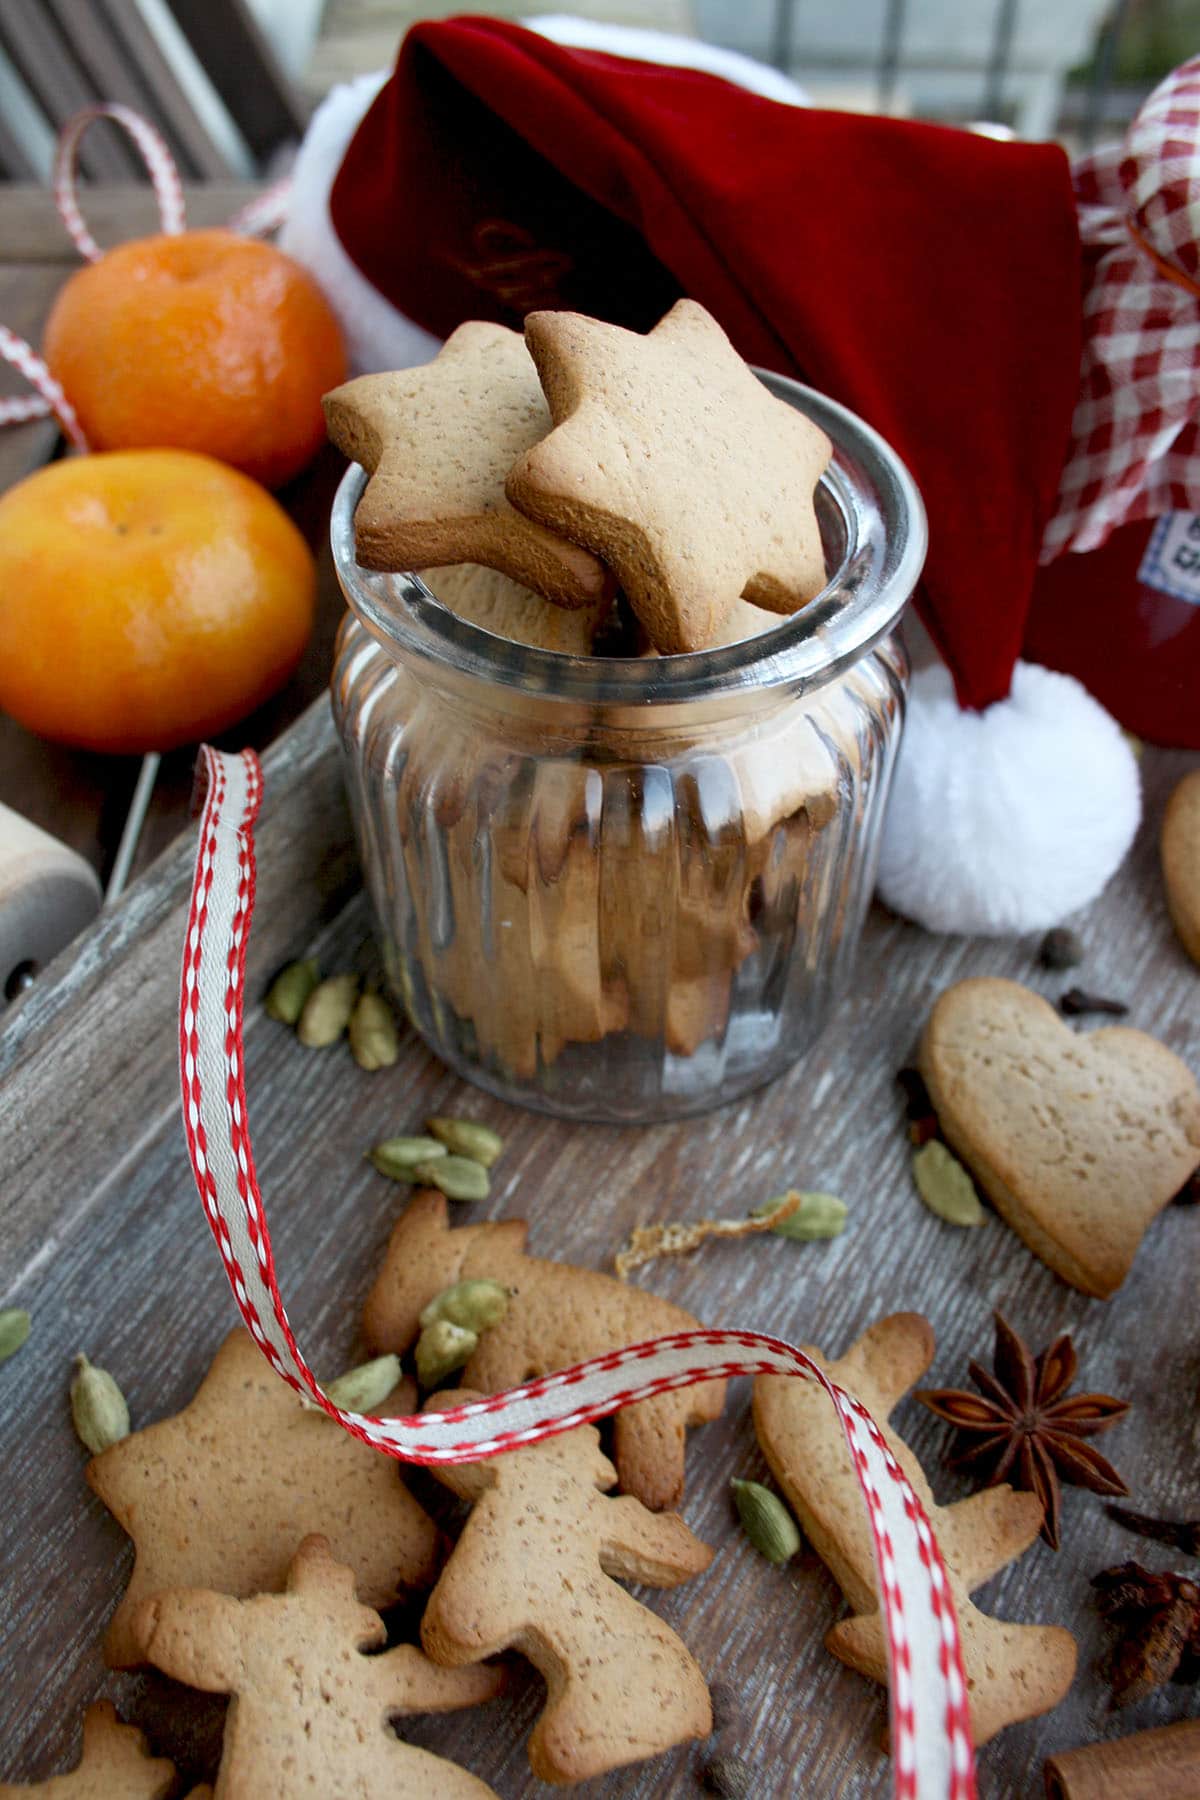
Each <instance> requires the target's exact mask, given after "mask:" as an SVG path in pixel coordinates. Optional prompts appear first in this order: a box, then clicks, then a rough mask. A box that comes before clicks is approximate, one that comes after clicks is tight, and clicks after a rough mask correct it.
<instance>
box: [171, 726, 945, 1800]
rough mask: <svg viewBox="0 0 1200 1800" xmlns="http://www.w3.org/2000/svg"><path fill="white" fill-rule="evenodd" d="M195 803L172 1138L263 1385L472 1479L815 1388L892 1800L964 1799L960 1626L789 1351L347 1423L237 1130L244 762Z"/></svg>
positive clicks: (718, 1344) (679, 1343)
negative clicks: (842, 1464)
mask: <svg viewBox="0 0 1200 1800" xmlns="http://www.w3.org/2000/svg"><path fill="white" fill-rule="evenodd" d="M201 776H202V778H206V779H207V798H206V801H205V805H204V812H203V816H202V819H201V824H200V841H199V849H198V853H197V858H196V876H195V883H194V886H193V889H192V900H191V907H190V909H189V913H188V922H187V934H186V938H185V942H184V952H183V974H182V982H181V990H180V1005H179V1056H180V1075H181V1083H182V1093H183V1124H184V1133H185V1136H186V1139H187V1147H188V1155H189V1157H190V1159H191V1164H192V1172H193V1174H194V1176H195V1179H196V1187H197V1189H198V1191H199V1194H200V1199H201V1203H202V1205H203V1207H204V1212H205V1216H206V1218H207V1219H208V1223H209V1226H210V1228H211V1230H212V1234H213V1237H214V1239H215V1240H216V1244H217V1249H218V1251H219V1253H220V1256H221V1261H222V1263H223V1264H224V1267H225V1273H226V1275H227V1276H228V1278H229V1284H230V1286H231V1288H232V1289H233V1295H234V1299H235V1300H236V1301H237V1305H238V1308H239V1310H240V1312H241V1314H242V1317H243V1319H244V1320H245V1322H246V1325H247V1327H248V1328H249V1330H250V1333H251V1335H252V1336H253V1338H254V1341H255V1342H256V1343H257V1344H258V1346H259V1348H260V1350H261V1351H262V1353H263V1355H264V1356H265V1357H266V1358H267V1360H268V1362H269V1363H270V1364H271V1366H272V1368H274V1370H275V1371H276V1373H277V1374H278V1375H279V1376H280V1377H281V1378H282V1379H283V1380H284V1381H286V1382H287V1384H288V1385H289V1387H292V1388H294V1389H295V1390H296V1392H297V1393H303V1394H306V1395H308V1396H309V1397H310V1398H311V1399H312V1400H314V1401H316V1403H317V1405H318V1406H320V1407H321V1408H322V1409H323V1410H324V1411H325V1412H326V1413H328V1414H329V1416H330V1417H331V1418H333V1419H336V1420H337V1422H338V1424H339V1425H341V1426H342V1427H343V1428H344V1429H345V1430H346V1431H348V1432H350V1433H351V1434H352V1435H353V1436H354V1437H356V1438H359V1439H361V1440H362V1441H363V1442H364V1443H368V1444H372V1445H374V1446H375V1448H376V1449H378V1450H380V1451H382V1452H383V1453H384V1454H385V1455H387V1456H392V1457H395V1458H396V1459H397V1460H399V1461H401V1462H413V1463H424V1464H434V1463H454V1462H471V1461H474V1460H476V1459H478V1458H480V1457H485V1456H498V1455H501V1454H503V1453H504V1452H505V1451H508V1450H513V1449H516V1448H518V1447H519V1446H520V1445H522V1444H531V1443H536V1442H537V1441H538V1440H539V1439H541V1438H545V1437H549V1436H551V1435H552V1434H554V1433H556V1432H560V1431H570V1430H572V1429H574V1428H575V1427H576V1426H578V1425H583V1424H587V1423H589V1422H590V1421H592V1420H595V1419H599V1418H602V1417H604V1416H605V1414H607V1413H611V1412H615V1411H616V1410H617V1409H618V1408H620V1407H622V1406H629V1405H632V1404H634V1403H635V1402H637V1401H639V1400H645V1399H648V1398H650V1397H651V1396H652V1395H654V1394H660V1393H665V1392H667V1391H669V1390H672V1389H676V1388H682V1387H689V1386H691V1385H692V1384H693V1383H695V1382H699V1381H708V1380H711V1379H713V1378H714V1377H725V1376H733V1375H763V1374H766V1375H784V1376H791V1377H794V1378H798V1379H800V1380H806V1381H815V1382H816V1383H817V1384H818V1385H819V1386H820V1387H821V1389H822V1390H823V1391H824V1393H825V1395H826V1396H827V1398H828V1400H829V1401H830V1403H831V1405H832V1406H833V1407H834V1410H835V1412H836V1413H837V1417H838V1420H839V1422H840V1424H841V1428H842V1432H843V1434H844V1436H845V1439H846V1444H847V1447H848V1450H849V1454H850V1457H851V1460H852V1464H853V1468H854V1472H855V1475H856V1476H857V1479H858V1483H859V1486H860V1487H861V1489H862V1493H863V1499H864V1502H865V1504H866V1507H867V1514H868V1518H869V1520H870V1526H871V1534H872V1539H873V1542H874V1546H875V1563H876V1572H877V1577H878V1587H879V1595H880V1611H881V1614H882V1618H883V1624H884V1630H885V1636H886V1638H887V1644H888V1665H889V1671H890V1681H889V1698H890V1705H891V1724H892V1748H893V1763H892V1770H893V1784H894V1792H895V1794H896V1796H897V1800H972V1797H973V1795H974V1793H975V1783H974V1758H973V1755H972V1749H971V1725H970V1715H969V1710H968V1705H967V1695H966V1681H965V1678H964V1675H963V1666H962V1655H961V1647H960V1643H959V1635H958V1621H957V1618H956V1616H955V1610H954V1603H953V1597H952V1594H951V1590H950V1585H949V1580H948V1577H947V1574H946V1569H945V1565H944V1563H943V1561H942V1557H941V1553H940V1551H939V1549H938V1545H937V1541H936V1539H935V1537H934V1535H933V1531H932V1528H931V1526H930V1524H929V1520H928V1519H927V1517H926V1516H925V1513H924V1511H923V1510H922V1507H921V1503H920V1501H919V1500H918V1498H917V1496H916V1494H915V1493H914V1491H913V1488H912V1486H911V1484H910V1483H909V1481H908V1479H907V1478H906V1476H905V1474H904V1472H903V1470H902V1469H901V1468H900V1466H899V1464H898V1463H897V1461H896V1458H895V1457H894V1456H893V1454H892V1452H891V1449H890V1448H889V1446H888V1443H887V1440H886V1438H885V1437H884V1435H883V1433H882V1431H881V1430H880V1429H879V1427H878V1425H877V1424H876V1423H875V1421H874V1419H872V1418H871V1416H870V1414H869V1413H868V1412H867V1410H866V1408H865V1407H863V1406H862V1405H861V1404H860V1402H859V1401H857V1400H856V1399H854V1398H853V1397H852V1396H851V1395H849V1394H847V1393H846V1392H844V1390H843V1389H841V1388H839V1387H838V1386H837V1385H836V1384H835V1383H834V1382H832V1381H830V1380H829V1378H828V1376H827V1375H826V1374H825V1373H824V1371H823V1370H822V1369H821V1368H820V1366H819V1365H818V1364H817V1363H815V1362H814V1361H813V1360H812V1358H811V1357H808V1356H806V1355H805V1353H804V1352H803V1351H802V1350H798V1349H796V1348H795V1346H794V1345H792V1344H787V1343H784V1342H783V1341H782V1339H780V1338H773V1337H768V1336H766V1335H764V1334H763V1333H761V1332H754V1331H717V1330H713V1331H684V1332H676V1333H673V1334H671V1335H668V1336H666V1337H661V1338H655V1339H653V1340H652V1341H651V1342H649V1343H644V1344H634V1345H630V1346H627V1347H625V1348H623V1349H620V1350H613V1351H611V1352H609V1353H608V1354H607V1355H604V1356H597V1357H593V1358H592V1359H591V1360H590V1361H589V1362H584V1363H580V1364H578V1366H577V1367H575V1368H573V1369H563V1370H559V1371H558V1372H557V1373H555V1374H552V1375H546V1376H542V1377H540V1378H539V1379H537V1380H536V1381H529V1382H526V1383H524V1384H523V1385H522V1386H521V1387H517V1388H511V1389H509V1390H508V1392H506V1393H502V1394H491V1395H488V1396H487V1397H486V1398H485V1399H481V1400H477V1401H473V1402H471V1403H470V1404H469V1405H464V1406H459V1407H455V1408H454V1409H453V1410H452V1411H447V1412H440V1413H437V1412H435V1413H419V1414H417V1415H416V1416H414V1417H409V1418H396V1419H385V1418H378V1417H374V1416H370V1415H364V1414H360V1413H352V1412H345V1411H343V1410H342V1409H341V1408H339V1407H337V1406H335V1405H334V1404H333V1403H332V1401H330V1400H329V1399H328V1398H327V1396H326V1395H325V1394H324V1393H323V1392H322V1389H321V1387H320V1385H319V1383H318V1382H317V1380H316V1378H315V1376H314V1375H313V1373H312V1370H311V1369H310V1368H309V1366H308V1363H307V1362H306V1361H305V1359H304V1357H303V1356H302V1354H301V1352H300V1348H299V1346H298V1344H297V1342H296V1339H295V1335H294V1333H293V1331H292V1327H291V1325H290V1323H289V1321H288V1317H287V1313H286V1311H285V1310H284V1305H283V1298H282V1295H281V1294H280V1291H279V1285H278V1282H277V1280H276V1276H275V1264H274V1257H273V1255H272V1251H271V1235H270V1232H269V1230H268V1227H267V1216H266V1211H265V1209H264V1206H263V1199H262V1194H261V1192H260V1189H259V1185H258V1177H257V1174H256V1173H255V1168H254V1156H253V1152H252V1150H251V1147H250V1136H249V1128H248V1125H247V1118H246V1087H245V1057H244V1053H243V1013H244V990H245V977H246V942H247V937H248V934H249V930H250V920H251V916H252V913H253V910H254V889H255V862H254V822H255V819H256V817H257V814H258V808H259V804H260V801H261V798H262V772H261V770H260V768H259V766H258V762H257V759H256V758H255V757H254V756H253V755H252V754H251V753H250V752H249V751H243V753H242V755H241V756H240V757H235V756H228V755H225V754H223V753H222V752H220V751H217V750H212V749H210V748H208V747H207V746H205V747H204V748H203V749H202V751H201Z"/></svg>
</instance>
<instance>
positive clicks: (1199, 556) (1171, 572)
mask: <svg viewBox="0 0 1200 1800" xmlns="http://www.w3.org/2000/svg"><path fill="white" fill-rule="evenodd" d="M1138 580H1139V581H1140V582H1141V584H1142V586H1143V587H1152V588H1157V589H1158V591H1159V593H1160V594H1170V595H1171V596H1172V597H1173V598H1174V599H1176V600H1186V601H1187V603H1188V605H1189V606H1200V513H1185V512H1174V513H1164V514H1163V516H1162V518H1161V519H1160V520H1159V521H1158V524H1157V525H1156V526H1155V527H1154V530H1153V532H1152V534H1151V537H1150V542H1149V543H1148V544H1147V545H1146V549H1145V553H1144V554H1143V556H1142V566H1141V568H1140V569H1139V570H1138Z"/></svg>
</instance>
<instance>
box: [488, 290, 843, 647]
mask: <svg viewBox="0 0 1200 1800" xmlns="http://www.w3.org/2000/svg"><path fill="white" fill-rule="evenodd" d="M525 337H526V342H527V343H528V345H529V348H530V351H531V353H532V355H533V360H534V362H535V363H536V364H537V372H538V374H539V376H540V377H541V382H542V387H543V389H544V390H545V394H546V400H547V402H548V404H549V407H550V413H551V416H552V417H553V420H554V425H555V429H554V430H553V431H552V432H551V433H550V435H549V436H548V437H547V438H545V439H544V441H543V442H541V443H536V444H534V445H533V446H532V447H530V448H528V449H526V450H525V452H524V454H523V455H520V456H519V458H518V460H516V461H515V463H514V465H513V468H512V472H511V473H510V475H509V477H508V481H507V483H506V492H507V494H508V497H509V499H510V500H511V501H512V502H513V504H514V506H517V507H519V508H520V510H521V511H522V512H523V513H526V514H527V515H528V516H529V517H530V518H531V519H536V520H537V521H538V522H539V523H540V524H542V525H545V526H547V527H548V528H550V529H552V530H554V531H558V532H561V533H562V534H563V536H564V537H568V538H571V539H572V540H573V541H574V542H575V543H578V544H586V545H587V546H588V547H589V549H592V550H594V551H595V552H596V554H597V555H598V556H602V557H603V558H604V560H605V562H606V563H607V564H608V565H609V566H610V567H611V568H612V569H613V570H614V571H615V572H616V575H617V578H618V580H619V581H620V584H621V586H622V588H623V589H624V591H625V593H626V595H627V596H628V598H629V602H630V604H631V605H632V607H633V609H634V611H635V612H636V614H637V616H638V618H639V619H640V620H641V623H642V624H643V625H644V626H645V628H646V631H647V632H648V634H649V637H650V640H651V642H652V644H653V645H654V647H655V649H656V650H660V651H663V652H667V653H672V652H677V651H682V650H701V649H704V648H705V647H706V646H708V645H710V644H713V643H716V642H719V641H720V635H721V630H722V627H723V624H724V621H725V620H726V618H727V616H728V615H729V614H730V613H731V612H732V611H733V610H734V607H735V605H736V603H737V601H738V599H739V598H745V599H747V600H750V601H753V602H754V604H755V605H756V606H760V607H765V608H766V609H767V610H768V611H770V612H775V613H792V612H796V611H797V610H798V608H799V607H801V606H803V605H804V603H805V601H806V600H811V599H812V598H813V597H814V595H816V594H819V593H820V591H821V589H822V588H823V587H824V585H825V558H824V553H823V551H822V548H821V534H820V531H819V529H818V526H817V519H816V513H815V511H814V507H813V493H814V490H815V488H816V485H817V481H818V479H819V477H820V475H821V472H822V470H823V469H824V468H825V466H826V464H827V463H828V461H829V457H830V444H829V439H828V438H827V437H826V436H825V434H824V432H823V431H821V430H819V429H818V427H817V426H815V425H814V424H812V422H811V421H810V420H808V419H806V418H805V417H804V415H803V414H802V413H799V412H797V411H796V409H795V408H794V407H792V406H789V405H788V404H787V403H786V402H785V401H783V400H777V399H776V398H775V396H774V395H773V394H771V393H769V392H768V390H767V389H766V388H765V387H764V386H763V385H762V383H761V382H760V381H759V380H758V377H757V376H756V375H755V374H754V373H753V371H752V370H751V369H750V368H749V367H748V366H747V364H746V363H744V362H743V361H742V359H741V357H740V356H739V355H738V353H737V351H736V350H735V349H734V348H733V345H732V344H731V343H730V342H729V339H728V338H727V337H726V336H725V333H724V332H723V331H722V330H721V327H720V326H719V325H718V324H717V322H716V320H715V319H714V318H712V316H711V315H710V314H709V313H707V312H706V311H705V310H704V308H703V307H702V306H700V305H698V304H697V303H696V301H694V300H678V301H676V303H675V305H674V306H673V307H672V308H671V310H670V312H669V313H668V314H667V315H666V317H665V318H664V319H661V320H660V321H659V323H658V324H657V325H656V326H655V327H654V329H653V331H651V332H650V333H649V335H648V336H646V337H642V336H641V335H640V334H639V333H637V332H635V331H626V330H624V329H623V328H622V327H620V326H618V325H605V324H602V323H601V322H600V321H599V320H597V319H588V318H584V317H583V316H582V315H581V314H579V313H567V312H539V313H531V314H530V315H529V316H528V317H527V319H526V320H525Z"/></svg>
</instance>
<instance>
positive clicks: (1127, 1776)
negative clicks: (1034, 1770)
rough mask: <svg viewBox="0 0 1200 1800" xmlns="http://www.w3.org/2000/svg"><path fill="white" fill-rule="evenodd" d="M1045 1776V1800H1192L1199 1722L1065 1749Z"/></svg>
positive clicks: (1199, 1756) (1199, 1764)
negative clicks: (1110, 1741)
mask: <svg viewBox="0 0 1200 1800" xmlns="http://www.w3.org/2000/svg"><path fill="white" fill-rule="evenodd" d="M1045 1774H1046V1794H1047V1797H1048V1800H1197V1796H1198V1795H1200V1719H1184V1720H1183V1721H1181V1723H1180V1724H1178V1725H1161V1726H1159V1727H1158V1728H1157V1729H1156V1730H1154V1731H1136V1732H1134V1734H1133V1736H1132V1737H1124V1738H1115V1739H1114V1740H1113V1741H1112V1743H1108V1744H1085V1745H1083V1747H1082V1748H1081V1749H1079V1750H1065V1751H1064V1752H1063V1753H1062V1755H1061V1756H1052V1757H1051V1758H1050V1760H1049V1761H1048V1762H1047V1764H1046V1770H1045Z"/></svg>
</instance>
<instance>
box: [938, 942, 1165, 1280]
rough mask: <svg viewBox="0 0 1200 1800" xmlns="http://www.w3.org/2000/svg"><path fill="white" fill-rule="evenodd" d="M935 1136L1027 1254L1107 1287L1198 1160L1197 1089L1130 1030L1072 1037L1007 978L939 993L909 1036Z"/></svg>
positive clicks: (1161, 1048) (1067, 1275) (1161, 1050)
mask: <svg viewBox="0 0 1200 1800" xmlns="http://www.w3.org/2000/svg"><path fill="white" fill-rule="evenodd" d="M919 1061H920V1067H921V1073H922V1075H923V1076H924V1077H925V1082H926V1085H927V1086H928V1088H929V1092H930V1096H931V1098H932V1100H933V1104H934V1109H935V1111H936V1113H937V1116H938V1120H939V1122H940V1124H941V1128H942V1131H943V1133H944V1135H945V1137H946V1141H947V1142H948V1143H949V1144H950V1145H951V1147H952V1148H953V1149H954V1151H955V1152H956V1153H957V1154H958V1155H959V1156H960V1157H961V1158H962V1160H963V1161H964V1162H965V1163H966V1164H967V1166H968V1168H969V1169H970V1170H971V1173H972V1174H973V1175H974V1177H975V1179H976V1181H977V1182H978V1183H979V1185H980V1187H981V1188H983V1190H984V1192H985V1193H986V1194H987V1195H988V1197H989V1198H990V1199H991V1201H992V1203H993V1205H994V1206H995V1207H996V1210H997V1211H998V1212H999V1213H1000V1214H1001V1216H1002V1217H1003V1218H1004V1219H1006V1220H1007V1221H1008V1223H1009V1224H1010V1225H1011V1226H1012V1228H1013V1230H1014V1231H1015V1232H1017V1234H1018V1235H1019V1236H1020V1237H1022V1238H1023V1239H1024V1240H1025V1242H1026V1243H1027V1244H1028V1245H1029V1248H1030V1249H1031V1250H1032V1251H1033V1252H1034V1254H1035V1255H1036V1256H1040V1257H1041V1259H1042V1261H1043V1262H1044V1263H1047V1264H1048V1265H1049V1266H1050V1268H1052V1269H1053V1270H1055V1272H1056V1273H1057V1274H1059V1275H1061V1276H1062V1278H1063V1280H1064V1281H1069V1282H1070V1283H1071V1286H1072V1287H1077V1288H1080V1289H1081V1290H1082V1291H1083V1292H1084V1293H1085V1294H1096V1295H1098V1296H1099V1297H1100V1298H1101V1299H1105V1298H1107V1296H1108V1295H1109V1294H1111V1293H1112V1292H1113V1291H1114V1289H1116V1288H1118V1287H1120V1285H1121V1283H1122V1281H1124V1279H1125V1277H1126V1275H1127V1274H1128V1273H1129V1268H1130V1265H1131V1263H1132V1262H1133V1259H1134V1256H1135V1255H1136V1254H1137V1247H1138V1245H1139V1244H1140V1243H1141V1241H1142V1238H1143V1236H1144V1234H1145V1232H1146V1228H1147V1226H1148V1225H1149V1224H1150V1222H1151V1220H1152V1219H1153V1218H1154V1217H1155V1216H1156V1215H1157V1214H1158V1213H1160V1212H1161V1211H1162V1209H1163V1207H1164V1206H1166V1205H1168V1204H1169V1202H1170V1200H1171V1199H1172V1197H1173V1196H1174V1195H1175V1194H1177V1193H1178V1191H1179V1189H1180V1188H1181V1187H1182V1186H1183V1184H1184V1182H1185V1181H1186V1180H1187V1179H1188V1177H1189V1176H1190V1175H1191V1173H1192V1171H1193V1170H1194V1169H1195V1168H1196V1167H1197V1166H1198V1165H1200V1087H1198V1086H1197V1084H1196V1079H1195V1077H1194V1075H1193V1074H1192V1072H1191V1070H1190V1069H1189V1068H1188V1067H1187V1065H1186V1064H1185V1063H1182V1062H1181V1061H1180V1060H1179V1058H1178V1057H1177V1056H1176V1055H1174V1054H1173V1052H1172V1051H1170V1050H1168V1049H1167V1048H1166V1047H1165V1045H1163V1044H1160V1043H1159V1042H1158V1041H1157V1039H1155V1038H1152V1037H1148V1036H1147V1035H1146V1033H1145V1032H1144V1031H1133V1030H1130V1029H1128V1028H1127V1027H1125V1026H1116V1027H1109V1028H1107V1029H1105V1030H1102V1031H1091V1032H1086V1033H1077V1032H1074V1031H1072V1030H1070V1029H1069V1027H1067V1026H1066V1025H1064V1024H1063V1022H1062V1020H1061V1019H1060V1018H1059V1017H1058V1014H1057V1013H1056V1012H1055V1011H1054V1008H1053V1007H1052V1006H1050V1005H1049V1004H1048V1002H1047V1001H1045V1000H1043V999H1042V998H1041V997H1040V995H1038V994H1034V993H1031V992H1030V991H1029V989H1028V988H1024V987H1021V986H1020V984H1019V983H1018V982H1015V981H997V980H992V979H987V978H985V979H978V980H972V981H960V982H959V983H958V984H957V985H956V986H955V987H952V988H947V990H946V992H945V993H944V994H943V995H942V996H941V997H940V999H939V1000H938V1001H937V1004H936V1005H935V1006H934V1009H933V1012H932V1013H931V1014H930V1018H929V1023H928V1025H927V1026H926V1027H925V1034H924V1036H923V1038H922V1040H921V1049H920V1057H919Z"/></svg>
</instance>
